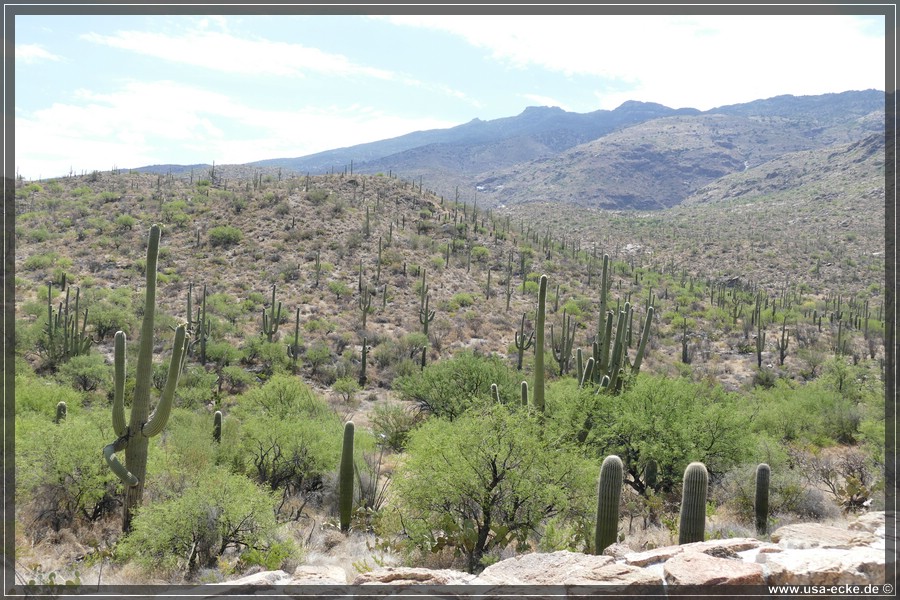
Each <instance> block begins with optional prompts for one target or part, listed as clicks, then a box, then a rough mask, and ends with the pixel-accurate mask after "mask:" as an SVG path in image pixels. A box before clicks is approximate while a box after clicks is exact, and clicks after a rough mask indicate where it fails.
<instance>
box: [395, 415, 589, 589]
mask: <svg viewBox="0 0 900 600" xmlns="http://www.w3.org/2000/svg"><path fill="white" fill-rule="evenodd" d="M568 448H569V446H568V445H567V444H565V443H562V442H561V441H560V440H558V439H551V438H549V437H548V436H544V435H542V434H541V426H540V424H539V423H538V421H537V419H536V417H533V416H531V415H529V414H528V413H526V412H524V411H515V412H511V411H510V410H509V409H507V408H506V407H505V406H503V405H497V404H494V405H491V406H486V407H482V408H479V409H473V410H471V411H469V412H467V413H465V414H464V415H462V416H460V417H459V418H457V419H455V420H454V421H452V422H450V421H447V420H445V419H439V418H435V419H429V420H427V421H426V422H425V423H423V424H422V425H421V426H420V427H419V428H417V429H416V430H414V431H413V432H412V433H411V434H410V437H409V443H408V446H407V459H406V461H405V462H404V463H403V465H402V466H401V467H400V468H399V470H398V472H397V474H396V480H395V485H396V492H397V496H398V510H399V511H400V513H401V514H402V518H403V523H404V524H405V526H406V529H407V532H408V533H409V536H410V537H409V540H410V543H411V544H412V545H413V546H414V547H415V548H417V549H418V550H420V551H423V552H425V551H431V552H436V551H439V550H440V549H442V548H444V547H449V548H451V549H453V551H454V552H455V553H456V554H457V555H459V556H464V557H465V564H466V568H467V569H468V570H469V571H470V572H475V571H477V570H479V569H480V568H481V567H482V566H483V563H482V559H483V558H484V557H485V556H486V555H488V553H490V552H492V551H495V550H497V551H499V550H501V549H502V548H505V547H506V546H508V545H510V544H512V543H515V544H516V545H517V546H519V547H524V546H525V543H526V541H527V539H528V536H529V534H531V533H532V532H534V531H535V530H536V529H537V528H538V526H539V525H540V523H541V522H543V521H544V520H545V519H547V518H551V517H553V516H555V515H559V514H567V513H570V512H576V511H577V510H579V509H581V510H585V509H586V507H587V506H590V505H591V504H593V502H592V499H593V494H594V488H593V485H592V482H593V481H594V478H593V476H592V475H591V472H592V471H593V472H594V473H596V471H595V468H596V467H591V466H590V463H588V462H586V461H584V460H582V459H579V458H578V457H577V456H576V455H575V454H573V453H572V452H570V451H569V450H568Z"/></svg>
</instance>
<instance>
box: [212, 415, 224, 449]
mask: <svg viewBox="0 0 900 600" xmlns="http://www.w3.org/2000/svg"><path fill="white" fill-rule="evenodd" d="M213 440H215V441H216V443H217V444H218V443H219V442H221V441H222V411H221V410H217V411H216V412H215V414H214V415H213Z"/></svg>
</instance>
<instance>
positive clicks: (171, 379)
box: [141, 324, 187, 437]
mask: <svg viewBox="0 0 900 600" xmlns="http://www.w3.org/2000/svg"><path fill="white" fill-rule="evenodd" d="M186 355H187V332H186V326H185V325H184V324H181V325H179V326H178V327H177V328H176V329H175V347H174V348H173V350H172V359H171V360H170V361H169V372H168V374H167V376H166V385H165V387H164V388H163V392H162V396H161V397H160V400H159V404H158V405H157V406H156V410H155V411H153V415H152V416H151V417H150V420H149V421H148V422H147V423H146V424H145V425H144V426H143V427H142V428H141V433H142V434H143V435H144V436H146V437H153V436H154V435H157V434H158V433H160V432H161V431H162V430H163V427H165V426H166V421H168V420H169V414H170V413H171V412H172V401H173V400H174V399H175V387H176V386H177V385H178V377H179V375H181V369H182V367H183V366H184V358H185V356H186Z"/></svg>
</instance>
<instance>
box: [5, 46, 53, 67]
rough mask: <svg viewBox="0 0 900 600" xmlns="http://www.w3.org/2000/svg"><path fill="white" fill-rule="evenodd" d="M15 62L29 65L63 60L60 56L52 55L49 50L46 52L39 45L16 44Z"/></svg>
mask: <svg viewBox="0 0 900 600" xmlns="http://www.w3.org/2000/svg"><path fill="white" fill-rule="evenodd" d="M15 53H16V61H22V62H23V63H25V64H27V65H30V64H34V63H38V62H42V61H45V60H49V61H60V60H63V58H62V57H61V56H57V55H56V54H53V53H52V52H50V51H49V50H46V49H45V48H44V47H43V46H41V45H40V44H16V50H15Z"/></svg>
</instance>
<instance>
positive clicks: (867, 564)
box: [759, 547, 885, 585]
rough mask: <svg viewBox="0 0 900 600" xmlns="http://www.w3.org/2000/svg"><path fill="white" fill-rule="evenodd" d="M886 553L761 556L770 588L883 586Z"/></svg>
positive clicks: (829, 550)
mask: <svg viewBox="0 0 900 600" xmlns="http://www.w3.org/2000/svg"><path fill="white" fill-rule="evenodd" d="M884 559H885V556H884V550H879V549H876V548H869V547H860V548H853V549H852V550H844V549H839V548H813V549H808V550H791V551H790V552H781V553H778V554H761V555H760V556H759V560H760V563H761V564H762V565H763V567H764V568H765V569H766V571H767V572H768V576H767V577H766V583H767V584H769V585H838V584H842V583H847V584H867V583H877V584H883V583H884V578H885V563H884Z"/></svg>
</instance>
